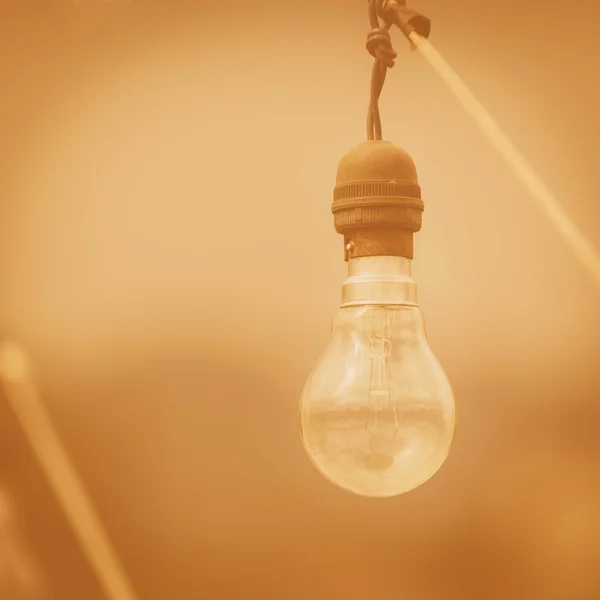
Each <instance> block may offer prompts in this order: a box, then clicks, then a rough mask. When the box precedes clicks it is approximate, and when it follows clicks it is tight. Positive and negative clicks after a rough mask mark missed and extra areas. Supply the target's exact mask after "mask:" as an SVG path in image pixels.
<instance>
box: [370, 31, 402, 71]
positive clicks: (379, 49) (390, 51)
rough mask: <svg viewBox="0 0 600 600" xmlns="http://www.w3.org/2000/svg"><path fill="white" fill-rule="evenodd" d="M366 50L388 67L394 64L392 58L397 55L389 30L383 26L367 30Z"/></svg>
mask: <svg viewBox="0 0 600 600" xmlns="http://www.w3.org/2000/svg"><path fill="white" fill-rule="evenodd" d="M367 50H368V52H369V54H370V55H371V56H372V57H373V58H375V59H376V60H377V61H379V62H380V63H381V65H382V66H384V67H387V68H388V69H391V68H392V67H393V66H394V60H395V58H396V57H397V56H398V53H397V52H396V51H395V50H394V48H393V47H392V38H391V36H390V32H389V31H388V30H387V29H385V28H383V27H377V28H374V29H371V31H369V34H368V35H367Z"/></svg>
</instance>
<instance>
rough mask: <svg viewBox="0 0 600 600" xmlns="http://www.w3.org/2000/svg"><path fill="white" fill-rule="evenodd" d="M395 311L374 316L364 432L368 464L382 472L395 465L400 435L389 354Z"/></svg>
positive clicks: (380, 311)
mask: <svg viewBox="0 0 600 600" xmlns="http://www.w3.org/2000/svg"><path fill="white" fill-rule="evenodd" d="M390 318H393V311H388V310H387V309H386V308H384V307H377V308H374V309H373V310H372V312H371V334H370V339H369V356H370V358H371V376H370V382H369V411H368V415H367V423H366V426H365V431H366V432H367V434H368V436H369V446H370V450H371V454H370V456H369V457H368V458H367V463H368V464H369V466H370V467H371V468H374V469H383V468H387V467H389V466H390V465H391V464H392V462H393V442H394V439H395V438H396V435H397V434H398V414H397V412H396V406H395V403H394V401H393V398H392V379H391V374H390V354H391V351H392V338H391V335H390V333H389V331H390V327H389V319H390Z"/></svg>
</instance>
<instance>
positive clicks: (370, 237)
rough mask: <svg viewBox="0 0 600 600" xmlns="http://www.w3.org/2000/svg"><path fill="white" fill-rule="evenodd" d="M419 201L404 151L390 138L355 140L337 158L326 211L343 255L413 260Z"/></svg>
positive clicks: (411, 164)
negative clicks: (341, 238)
mask: <svg viewBox="0 0 600 600" xmlns="http://www.w3.org/2000/svg"><path fill="white" fill-rule="evenodd" d="M423 209H424V203H423V200H422V199H421V188H420V186H419V183H418V178H417V171H416V168H415V164H414V162H413V160H412V158H411V157H410V156H409V155H408V153H407V152H405V151H404V150H402V149H401V148H398V147H397V146H395V145H394V144H392V143H390V142H384V141H369V142H364V143H362V144H359V145H358V146H357V147H356V148H354V149H353V150H351V151H350V152H348V153H347V154H346V155H345V156H344V157H343V158H342V160H341V161H340V163H339V166H338V170H337V177H336V186H335V188H334V191H333V203H332V205H331V211H332V213H333V217H334V225H335V229H336V231H337V232H338V233H341V234H343V236H344V259H345V260H346V261H347V260H348V259H350V258H359V257H363V256H399V257H404V258H413V234H414V233H416V232H417V231H419V230H420V229H421V223H422V213H423Z"/></svg>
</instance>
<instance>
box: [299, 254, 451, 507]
mask: <svg viewBox="0 0 600 600" xmlns="http://www.w3.org/2000/svg"><path fill="white" fill-rule="evenodd" d="M410 268H411V261H410V260H409V259H406V258H400V257H392V256H378V257H361V258H354V259H350V260H349V261H348V269H349V276H348V279H346V281H345V283H344V285H343V287H342V296H343V302H342V307H341V309H340V311H339V312H338V314H337V316H336V317H335V320H334V322H333V327H332V334H331V340H330V342H329V346H328V347H327V349H326V350H325V353H324V354H323V356H322V358H321V359H320V361H319V362H318V364H317V366H316V368H315V369H314V371H313V373H312V375H311V376H310V378H309V379H308V381H307V383H306V386H305V388H304V392H303V394H302V399H301V403H300V425H301V432H302V439H303V442H304V446H305V448H306V451H307V453H308V455H309V457H310V458H311V460H312V462H313V463H314V465H315V466H316V467H317V469H318V470H319V471H320V472H321V473H322V474H323V475H324V476H325V477H326V478H327V479H329V480H330V481H331V482H332V483H334V484H336V485H338V486H339V487H341V488H344V489H346V490H348V491H350V492H353V493H355V494H359V495H362V496H373V497H386V496H396V495H399V494H403V493H405V492H408V491H410V490H412V489H414V488H416V487H417V486H419V485H421V484H422V483H424V482H425V481H427V480H428V479H429V478H430V477H432V476H433V475H434V474H435V473H436V471H437V470H438V469H439V468H440V466H441V465H442V464H443V462H444V461H445V460H446V457H447V456H448V454H449V451H450V446H451V443H452V438H453V435H454V427H455V410H454V398H453V394H452V389H451V387H450V384H449V382H448V379H447V377H446V375H445V373H444V371H443V369H442V368H441V366H440V364H439V363H438V361H437V359H436V357H435V356H434V354H433V352H432V351H431V349H430V347H429V344H428V343H427V337H426V334H425V327H424V323H423V317H422V315H421V311H420V309H419V307H418V305H417V301H416V285H415V283H414V280H413V279H412V278H411V273H410Z"/></svg>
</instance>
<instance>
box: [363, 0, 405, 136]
mask: <svg viewBox="0 0 600 600" xmlns="http://www.w3.org/2000/svg"><path fill="white" fill-rule="evenodd" d="M382 5H383V0H369V21H370V23H371V31H370V32H369V34H368V36H367V50H368V51H369V54H370V55H371V56H372V57H373V58H374V59H375V62H374V63H373V69H372V71H371V100H370V102H369V112H368V115H367V139H368V140H369V141H372V140H381V136H382V131H381V115H380V114H379V97H380V96H381V91H382V90H383V84H384V83H385V77H386V75H387V70H388V69H391V68H392V67H393V66H394V64H395V63H394V60H395V59H396V57H397V56H398V53H397V52H396V51H395V50H394V48H393V47H392V38H391V36H390V31H389V30H390V27H391V26H392V23H391V22H390V23H385V25H384V27H381V26H380V23H379V17H378V16H377V13H378V12H379V10H380V9H381V7H382Z"/></svg>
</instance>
